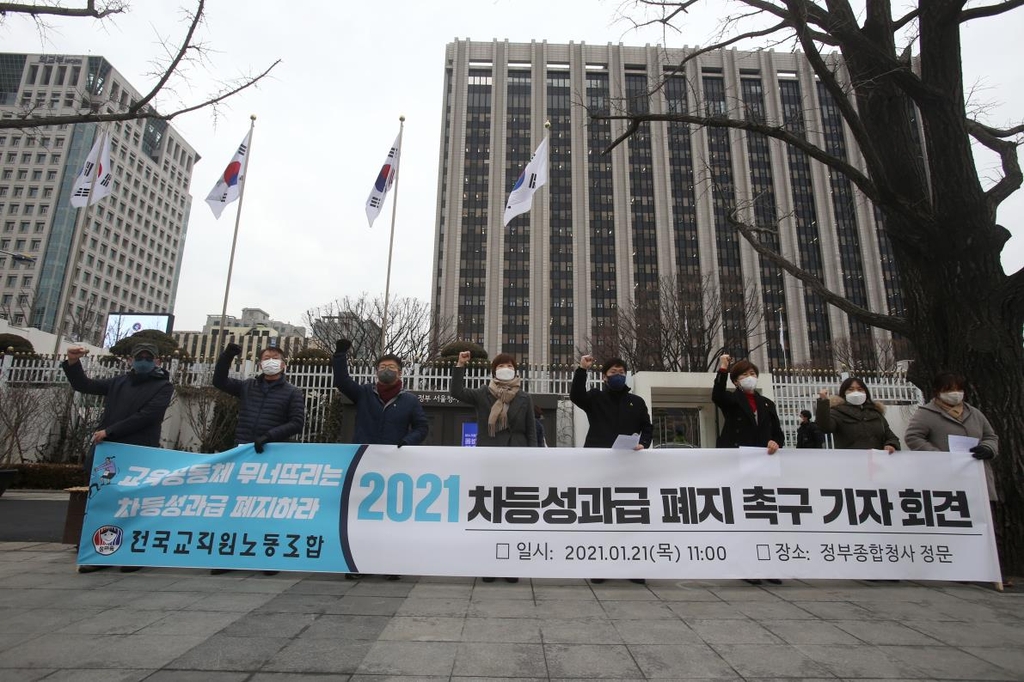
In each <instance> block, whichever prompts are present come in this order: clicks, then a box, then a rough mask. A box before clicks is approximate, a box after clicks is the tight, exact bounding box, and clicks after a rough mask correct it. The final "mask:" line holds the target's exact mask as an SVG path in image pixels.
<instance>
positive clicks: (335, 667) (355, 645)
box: [260, 639, 390, 674]
mask: <svg viewBox="0 0 1024 682" xmlns="http://www.w3.org/2000/svg"><path fill="white" fill-rule="evenodd" d="M389 644H390V642H389ZM373 646H374V644H373V643H372V642H346V641H344V640H330V639H295V640H292V641H291V642H290V643H289V644H288V645H287V646H285V647H284V648H283V649H281V650H280V651H277V652H276V653H275V654H274V655H273V656H272V657H271V658H270V660H269V661H267V662H266V663H265V664H264V665H263V667H262V668H260V672H287V673H332V674H340V673H349V674H351V673H354V672H355V671H356V669H357V668H358V667H359V664H360V663H361V662H362V661H363V659H364V658H365V657H366V654H368V653H369V652H370V649H372V648H373Z"/></svg>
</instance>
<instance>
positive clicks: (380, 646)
mask: <svg viewBox="0 0 1024 682" xmlns="http://www.w3.org/2000/svg"><path fill="white" fill-rule="evenodd" d="M458 646H459V645H458V644H456V643H454V642H377V643H376V644H374V645H372V646H371V648H370V651H369V653H367V654H366V657H365V658H364V659H363V662H362V663H361V664H360V665H359V667H358V669H357V670H356V672H358V673H359V674H377V675H451V673H452V669H453V667H454V666H455V652H456V650H457V648H458Z"/></svg>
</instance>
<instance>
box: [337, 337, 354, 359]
mask: <svg viewBox="0 0 1024 682" xmlns="http://www.w3.org/2000/svg"><path fill="white" fill-rule="evenodd" d="M350 348H352V342H351V341H349V340H348V339H338V340H337V341H336V342H335V344H334V352H335V353H337V354H338V355H343V354H345V353H347V352H348V351H349V349H350Z"/></svg>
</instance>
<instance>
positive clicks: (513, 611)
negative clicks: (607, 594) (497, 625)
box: [466, 599, 600, 618]
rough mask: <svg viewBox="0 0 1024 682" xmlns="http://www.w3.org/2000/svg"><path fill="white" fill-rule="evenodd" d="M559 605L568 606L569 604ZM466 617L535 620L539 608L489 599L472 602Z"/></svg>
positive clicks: (526, 602)
mask: <svg viewBox="0 0 1024 682" xmlns="http://www.w3.org/2000/svg"><path fill="white" fill-rule="evenodd" d="M558 603H560V604H566V603H568V602H558ZM583 603H586V602H583ZM598 609H600V607H598ZM466 615H468V616H473V617H477V618H533V617H534V616H537V615H538V613H537V606H536V605H535V604H534V603H533V601H527V600H525V599H488V600H480V601H477V600H473V601H471V602H470V603H469V610H468V611H467V613H466Z"/></svg>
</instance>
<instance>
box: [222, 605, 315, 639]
mask: <svg viewBox="0 0 1024 682" xmlns="http://www.w3.org/2000/svg"><path fill="white" fill-rule="evenodd" d="M315 620H316V614H315V613H266V612H264V611H262V610H260V611H250V612H249V613H247V614H245V615H243V616H242V617H241V618H238V619H237V620H235V622H234V623H231V625H228V626H227V627H226V628H224V629H223V630H221V631H220V634H222V635H226V636H228V637H295V636H296V635H298V634H299V633H300V632H302V631H303V630H305V629H306V628H308V627H309V626H310V625H312V624H313V622H314V621H315Z"/></svg>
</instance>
